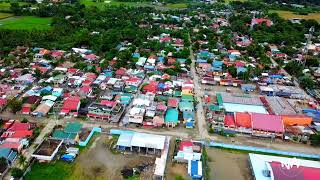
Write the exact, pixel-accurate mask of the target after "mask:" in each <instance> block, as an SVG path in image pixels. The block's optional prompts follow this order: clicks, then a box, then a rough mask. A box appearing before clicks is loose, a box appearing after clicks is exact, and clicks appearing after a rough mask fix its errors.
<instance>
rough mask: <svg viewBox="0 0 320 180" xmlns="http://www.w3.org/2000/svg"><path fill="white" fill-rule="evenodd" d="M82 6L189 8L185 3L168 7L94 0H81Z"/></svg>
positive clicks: (111, 0) (112, 0) (144, 3)
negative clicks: (95, 0)
mask: <svg viewBox="0 0 320 180" xmlns="http://www.w3.org/2000/svg"><path fill="white" fill-rule="evenodd" d="M80 2H81V3H82V4H84V5H86V6H96V7H98V8H103V7H104V6H109V5H110V6H121V5H124V6H132V7H138V6H140V7H146V6H147V7H155V8H160V9H183V8H187V4H185V3H177V4H167V5H166V6H156V5H153V4H151V3H149V2H119V1H116V0H106V1H101V2H99V1H97V2H94V1H92V0H81V1H80Z"/></svg>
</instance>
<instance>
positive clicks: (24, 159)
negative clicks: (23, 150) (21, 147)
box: [18, 154, 27, 167]
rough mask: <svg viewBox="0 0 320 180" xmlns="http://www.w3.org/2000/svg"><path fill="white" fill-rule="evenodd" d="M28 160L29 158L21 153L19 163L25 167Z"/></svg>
mask: <svg viewBox="0 0 320 180" xmlns="http://www.w3.org/2000/svg"><path fill="white" fill-rule="evenodd" d="M26 160H27V158H26V157H25V156H23V155H22V154H20V155H19V162H18V163H19V165H20V166H21V167H24V166H25V165H26Z"/></svg>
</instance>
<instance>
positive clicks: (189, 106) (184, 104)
mask: <svg viewBox="0 0 320 180" xmlns="http://www.w3.org/2000/svg"><path fill="white" fill-rule="evenodd" d="M179 110H180V111H182V112H183V111H193V110H194V105H193V102H190V101H181V102H179Z"/></svg>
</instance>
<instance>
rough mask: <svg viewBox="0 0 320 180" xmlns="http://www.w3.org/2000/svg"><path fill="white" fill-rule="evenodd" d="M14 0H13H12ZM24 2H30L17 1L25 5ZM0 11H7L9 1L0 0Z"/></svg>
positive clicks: (8, 9)
mask: <svg viewBox="0 0 320 180" xmlns="http://www.w3.org/2000/svg"><path fill="white" fill-rule="evenodd" d="M12 2H14V1H12ZM26 4H30V3H26V2H19V5H26ZM0 11H2V12H9V11H11V10H10V3H9V2H2V1H1V0H0Z"/></svg>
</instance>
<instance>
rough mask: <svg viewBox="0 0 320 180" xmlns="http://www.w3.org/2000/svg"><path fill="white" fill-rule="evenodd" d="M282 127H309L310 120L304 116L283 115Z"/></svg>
mask: <svg viewBox="0 0 320 180" xmlns="http://www.w3.org/2000/svg"><path fill="white" fill-rule="evenodd" d="M282 120H283V124H284V126H294V125H300V126H303V125H310V124H311V122H312V118H311V117H308V116H304V115H285V116H282Z"/></svg>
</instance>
